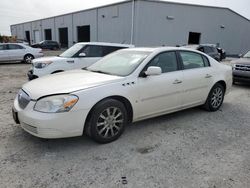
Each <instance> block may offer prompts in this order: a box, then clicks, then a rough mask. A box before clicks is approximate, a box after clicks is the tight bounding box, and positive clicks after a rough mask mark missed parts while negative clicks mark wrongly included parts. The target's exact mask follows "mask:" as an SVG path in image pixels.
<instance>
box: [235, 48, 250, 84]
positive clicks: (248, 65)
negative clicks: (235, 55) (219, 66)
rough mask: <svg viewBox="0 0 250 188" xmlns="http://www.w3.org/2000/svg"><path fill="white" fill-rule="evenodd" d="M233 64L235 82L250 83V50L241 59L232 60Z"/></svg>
mask: <svg viewBox="0 0 250 188" xmlns="http://www.w3.org/2000/svg"><path fill="white" fill-rule="evenodd" d="M231 63H232V66H233V83H235V82H248V83H250V51H249V52H247V53H246V54H245V55H243V56H242V57H241V58H240V59H237V60H234V61H232V62H231Z"/></svg>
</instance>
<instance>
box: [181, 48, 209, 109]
mask: <svg viewBox="0 0 250 188" xmlns="http://www.w3.org/2000/svg"><path fill="white" fill-rule="evenodd" d="M179 58H180V60H181V62H182V66H183V94H182V99H183V106H184V107H188V106H193V105H195V104H200V103H203V102H205V100H206V98H207V96H208V93H209V90H210V88H211V86H212V83H213V80H212V79H213V71H212V68H211V67H210V63H209V60H208V58H207V57H205V56H203V55H201V54H199V53H196V52H190V51H179Z"/></svg>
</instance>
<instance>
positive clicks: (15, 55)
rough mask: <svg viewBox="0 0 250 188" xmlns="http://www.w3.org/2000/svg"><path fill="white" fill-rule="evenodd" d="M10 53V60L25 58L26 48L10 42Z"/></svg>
mask: <svg viewBox="0 0 250 188" xmlns="http://www.w3.org/2000/svg"><path fill="white" fill-rule="evenodd" d="M7 51H8V54H9V58H10V60H23V58H24V55H25V48H24V47H23V46H21V45H18V44H8V50H7Z"/></svg>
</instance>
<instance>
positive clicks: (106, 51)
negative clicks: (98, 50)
mask: <svg viewBox="0 0 250 188" xmlns="http://www.w3.org/2000/svg"><path fill="white" fill-rule="evenodd" d="M123 48H124V47H115V46H103V56H105V55H108V54H110V53H112V52H114V51H117V50H120V49H123Z"/></svg>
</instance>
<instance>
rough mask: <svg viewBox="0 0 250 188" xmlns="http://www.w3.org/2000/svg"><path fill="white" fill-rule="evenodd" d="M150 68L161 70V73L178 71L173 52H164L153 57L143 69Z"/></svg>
mask: <svg viewBox="0 0 250 188" xmlns="http://www.w3.org/2000/svg"><path fill="white" fill-rule="evenodd" d="M150 66H157V67H160V68H161V69H162V73H166V72H173V71H177V70H178V64H177V59H176V54H175V52H164V53H161V54H159V55H157V56H155V57H154V58H153V59H152V60H151V61H150V62H149V63H148V64H147V65H146V67H145V68H144V71H146V70H147V68H148V67H150Z"/></svg>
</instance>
